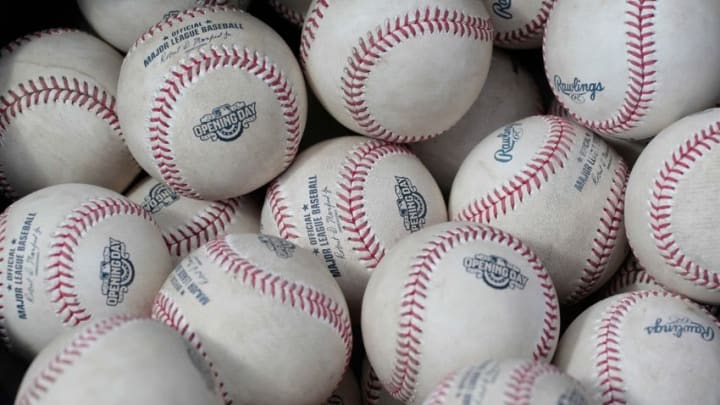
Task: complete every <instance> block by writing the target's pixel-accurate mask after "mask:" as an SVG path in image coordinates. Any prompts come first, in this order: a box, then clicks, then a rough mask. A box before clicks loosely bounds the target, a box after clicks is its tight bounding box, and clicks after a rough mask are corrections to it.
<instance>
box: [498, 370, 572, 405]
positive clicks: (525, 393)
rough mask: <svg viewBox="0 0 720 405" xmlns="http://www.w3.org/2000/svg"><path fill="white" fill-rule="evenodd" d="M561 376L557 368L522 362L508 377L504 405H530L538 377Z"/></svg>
mask: <svg viewBox="0 0 720 405" xmlns="http://www.w3.org/2000/svg"><path fill="white" fill-rule="evenodd" d="M557 374H562V373H561V372H560V370H558V369H557V368H555V367H553V366H551V365H549V364H545V363H538V362H523V363H522V364H519V365H518V366H516V367H515V368H514V369H513V370H512V371H511V372H510V375H509V377H508V378H509V381H508V382H507V385H506V387H505V391H504V393H503V394H504V395H505V405H530V404H531V403H532V402H533V401H532V394H533V390H534V389H535V384H536V383H537V380H538V379H539V378H540V377H544V376H547V375H557Z"/></svg>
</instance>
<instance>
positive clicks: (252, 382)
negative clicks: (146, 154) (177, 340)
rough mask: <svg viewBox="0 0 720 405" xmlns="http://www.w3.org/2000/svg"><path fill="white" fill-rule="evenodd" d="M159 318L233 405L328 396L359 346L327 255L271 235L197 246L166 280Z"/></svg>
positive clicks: (317, 399) (157, 310) (159, 297)
mask: <svg viewBox="0 0 720 405" xmlns="http://www.w3.org/2000/svg"><path fill="white" fill-rule="evenodd" d="M153 318H155V319H158V320H160V321H162V322H164V323H166V324H167V325H169V326H171V327H173V328H174V329H176V330H178V331H179V332H180V333H181V334H182V335H183V336H184V337H185V338H186V339H187V340H188V341H189V342H190V344H191V345H192V346H193V347H194V348H195V349H196V350H197V352H198V354H199V355H200V356H201V357H202V358H204V359H205V360H206V362H207V364H208V365H209V367H210V369H211V370H212V374H213V376H214V380H215V387H216V392H217V393H218V394H219V395H221V396H222V398H223V399H224V400H225V402H226V403H228V404H229V403H238V404H248V403H253V404H288V405H291V404H318V403H322V402H323V401H324V400H326V399H327V398H328V397H330V395H331V394H332V392H333V389H334V388H335V387H336V386H337V385H338V383H339V382H340V380H341V379H342V376H343V374H344V371H345V370H346V367H347V365H348V362H349V361H350V355H351V352H352V331H351V328H350V317H349V314H348V310H347V305H346V303H345V299H344V298H343V296H342V292H341V291H340V288H339V287H338V285H337V283H335V280H333V278H332V276H331V275H330V274H328V273H327V272H326V271H325V270H324V269H323V265H322V261H321V260H320V259H319V258H317V257H315V256H314V255H313V254H312V253H311V252H310V251H307V250H304V249H302V248H298V247H296V246H295V245H294V244H292V243H290V242H288V241H286V240H284V239H280V238H276V237H273V236H268V235H258V234H242V235H239V234H235V235H227V236H224V237H221V238H220V239H215V240H212V241H210V242H208V243H207V244H205V245H204V246H203V247H201V248H200V249H197V250H195V251H194V252H193V253H191V254H190V255H189V256H187V257H186V258H185V259H184V260H183V261H182V262H180V264H178V266H177V267H176V268H175V270H174V271H173V272H172V273H171V275H170V277H168V279H167V281H166V282H165V284H164V285H163V287H162V289H161V290H160V293H159V294H158V295H157V297H156V299H155V303H154V305H153Z"/></svg>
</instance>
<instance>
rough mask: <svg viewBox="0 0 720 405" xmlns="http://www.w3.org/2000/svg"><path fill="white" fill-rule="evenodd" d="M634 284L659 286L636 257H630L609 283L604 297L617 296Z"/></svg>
mask: <svg viewBox="0 0 720 405" xmlns="http://www.w3.org/2000/svg"><path fill="white" fill-rule="evenodd" d="M633 284H647V285H657V286H659V284H658V283H657V282H656V281H655V278H653V276H651V275H650V273H648V272H647V271H646V270H645V267H643V266H642V265H641V264H640V262H639V261H638V259H637V258H636V257H635V256H633V255H630V257H629V258H628V260H627V261H626V262H625V264H624V265H623V267H621V268H620V270H618V272H617V273H616V274H615V276H614V277H613V279H612V280H611V281H610V283H608V286H607V288H606V289H605V294H604V295H605V296H606V297H609V296H611V295H615V294H617V293H618V291H620V290H621V289H623V288H625V287H627V286H629V285H633Z"/></svg>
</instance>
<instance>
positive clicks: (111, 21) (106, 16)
mask: <svg viewBox="0 0 720 405" xmlns="http://www.w3.org/2000/svg"><path fill="white" fill-rule="evenodd" d="M77 3H78V6H79V8H80V11H81V12H82V13H83V15H84V16H85V19H86V20H87V21H88V23H90V25H91V26H92V27H93V29H94V30H95V31H96V32H97V33H98V35H99V36H100V37H102V38H103V39H104V40H106V41H107V42H109V43H110V44H111V45H113V46H114V47H115V48H117V49H119V50H121V51H123V52H127V51H128V49H130V47H131V46H132V44H133V43H134V42H135V40H136V39H137V38H138V37H139V36H140V35H141V34H142V33H143V32H145V31H146V30H147V29H148V28H149V27H151V26H152V25H154V24H155V23H157V22H158V21H161V20H164V19H165V18H167V17H170V16H173V15H176V14H178V13H179V12H180V11H182V10H185V9H189V8H193V7H199V6H216V5H218V6H222V5H230V6H233V7H241V8H247V6H248V3H250V1H249V0H152V1H148V0H77Z"/></svg>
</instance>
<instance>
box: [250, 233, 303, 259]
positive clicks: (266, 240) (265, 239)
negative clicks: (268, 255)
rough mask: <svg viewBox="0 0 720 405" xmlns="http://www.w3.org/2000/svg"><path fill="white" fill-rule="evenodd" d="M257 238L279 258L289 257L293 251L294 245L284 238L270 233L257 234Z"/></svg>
mask: <svg viewBox="0 0 720 405" xmlns="http://www.w3.org/2000/svg"><path fill="white" fill-rule="evenodd" d="M258 240H259V241H260V242H262V244H264V245H265V247H266V248H268V250H270V251H271V252H273V253H275V255H277V257H279V258H281V259H288V258H291V257H292V255H293V254H294V253H295V245H294V244H293V243H292V242H290V241H287V240H285V239H280V238H278V237H275V236H270V235H258Z"/></svg>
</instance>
